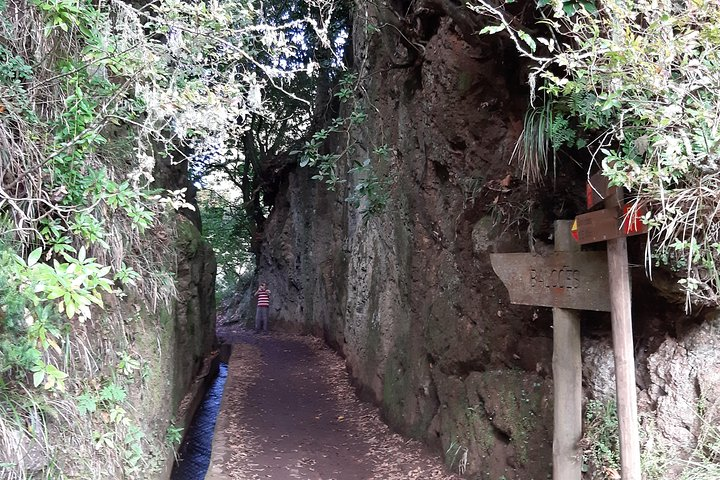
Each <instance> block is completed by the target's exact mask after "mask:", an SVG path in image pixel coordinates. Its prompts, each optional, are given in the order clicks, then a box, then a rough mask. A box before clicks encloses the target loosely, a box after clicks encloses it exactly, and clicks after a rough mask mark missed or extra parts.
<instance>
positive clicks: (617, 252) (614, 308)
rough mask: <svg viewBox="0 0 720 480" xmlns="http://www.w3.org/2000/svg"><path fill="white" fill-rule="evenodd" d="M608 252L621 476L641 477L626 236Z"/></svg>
mask: <svg viewBox="0 0 720 480" xmlns="http://www.w3.org/2000/svg"><path fill="white" fill-rule="evenodd" d="M621 195H622V192H618V194H617V196H615V198H612V199H611V198H608V200H607V201H606V206H610V205H609V204H610V203H611V202H616V201H617V202H621V201H622V198H621V197H620V196H621ZM607 253H608V276H609V281H610V315H611V319H612V336H613V354H614V356H615V388H616V390H617V408H618V424H619V425H618V426H619V428H620V463H621V465H622V478H623V480H640V475H641V473H640V472H641V469H640V432H639V423H638V414H637V393H636V391H635V354H634V350H633V333H632V311H631V305H632V303H631V293H630V268H629V266H628V258H627V239H626V238H625V237H620V238H614V239H611V240H608V241H607Z"/></svg>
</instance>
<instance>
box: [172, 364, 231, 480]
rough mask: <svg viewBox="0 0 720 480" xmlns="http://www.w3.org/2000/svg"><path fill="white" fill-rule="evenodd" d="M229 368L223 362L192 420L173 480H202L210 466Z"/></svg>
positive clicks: (173, 473) (179, 454)
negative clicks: (214, 436)
mask: <svg viewBox="0 0 720 480" xmlns="http://www.w3.org/2000/svg"><path fill="white" fill-rule="evenodd" d="M227 370H228V366H227V364H226V363H221V364H220V367H219V370H218V376H217V378H215V380H214V381H213V382H212V384H211V385H210V388H209V389H208V391H207V393H206V394H205V397H204V398H203V401H202V403H201V404H200V406H199V407H198V410H197V412H196V413H195V416H194V417H193V420H192V423H191V424H190V428H188V431H187V435H185V440H184V441H183V444H182V446H181V447H180V450H179V452H178V456H179V458H180V460H179V461H178V462H177V463H176V464H175V467H174V468H173V471H172V477H171V479H172V480H203V479H204V478H205V474H206V472H207V469H208V466H209V465H210V454H211V453H212V441H213V433H214V432H215V420H216V419H217V415H218V412H219V411H220V402H221V400H222V395H223V389H224V388H225V380H226V379H227Z"/></svg>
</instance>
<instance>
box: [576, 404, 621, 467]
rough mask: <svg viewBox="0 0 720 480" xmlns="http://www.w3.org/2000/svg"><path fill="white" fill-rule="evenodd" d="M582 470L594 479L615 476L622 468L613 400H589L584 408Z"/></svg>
mask: <svg viewBox="0 0 720 480" xmlns="http://www.w3.org/2000/svg"><path fill="white" fill-rule="evenodd" d="M581 444H582V446H583V470H586V471H589V472H590V474H591V476H592V477H591V478H593V479H610V478H616V476H617V475H618V472H619V471H620V439H619V437H618V418H617V406H616V404H615V401H614V400H607V401H601V400H590V401H588V403H587V406H586V407H585V427H584V433H583V439H582V441H581Z"/></svg>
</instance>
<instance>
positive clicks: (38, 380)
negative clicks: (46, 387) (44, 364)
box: [33, 370, 45, 387]
mask: <svg viewBox="0 0 720 480" xmlns="http://www.w3.org/2000/svg"><path fill="white" fill-rule="evenodd" d="M43 380H45V371H44V370H39V371H37V372H35V373H33V385H34V386H35V387H39V386H40V385H41V384H42V382H43Z"/></svg>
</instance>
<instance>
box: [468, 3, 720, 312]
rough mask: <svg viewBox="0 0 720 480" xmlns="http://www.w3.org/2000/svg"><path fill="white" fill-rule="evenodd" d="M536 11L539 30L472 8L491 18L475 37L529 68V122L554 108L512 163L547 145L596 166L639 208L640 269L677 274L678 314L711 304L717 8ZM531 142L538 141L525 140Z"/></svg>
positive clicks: (718, 285)
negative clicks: (514, 53)
mask: <svg viewBox="0 0 720 480" xmlns="http://www.w3.org/2000/svg"><path fill="white" fill-rule="evenodd" d="M507 3H508V4H510V3H511V2H507ZM537 6H538V9H539V18H540V20H539V21H538V22H537V24H536V25H532V26H530V25H528V27H532V28H533V29H537V30H542V31H544V32H545V33H544V34H540V35H531V34H530V33H529V31H526V30H525V28H524V27H522V26H519V25H518V24H517V23H514V22H512V21H511V17H510V15H509V14H508V12H507V11H506V10H505V6H502V5H501V6H499V7H498V6H495V5H493V4H491V3H490V2H487V1H485V0H474V1H473V2H472V6H471V8H473V9H474V10H475V11H478V12H480V13H483V14H487V15H490V16H492V17H493V18H495V19H497V20H498V21H499V22H500V25H497V26H492V27H488V28H486V29H485V31H484V32H485V33H494V32H498V31H503V32H505V33H507V34H508V35H509V36H510V38H511V39H512V40H513V42H514V43H515V45H516V47H517V48H518V51H519V52H520V53H521V54H522V55H524V56H526V57H527V58H529V59H531V60H532V61H533V62H534V65H535V67H534V68H533V70H532V73H531V75H530V85H531V89H532V92H531V104H534V103H535V102H537V101H541V102H542V105H541V106H537V107H533V108H535V109H537V110H533V109H531V111H530V113H529V115H531V116H532V115H534V112H536V111H538V110H542V111H550V112H552V116H549V115H544V116H543V118H546V119H551V121H548V122H545V123H543V124H542V125H541V127H540V128H530V129H528V128H526V130H525V132H524V135H525V140H524V141H523V142H521V147H522V146H523V145H531V146H534V147H533V148H523V149H522V151H521V152H520V156H521V158H525V159H530V160H531V161H530V162H529V163H530V164H531V165H532V164H533V163H534V159H535V158H542V156H541V155H535V153H534V152H537V151H544V150H546V149H548V147H549V146H550V145H552V148H553V149H556V148H558V147H560V146H562V147H564V148H571V149H572V151H575V152H577V151H578V150H579V151H584V152H585V155H586V156H587V158H589V163H588V171H590V170H591V169H593V168H595V166H597V167H599V168H601V170H602V172H603V173H604V175H606V176H607V177H608V178H609V179H610V182H611V184H612V185H621V186H624V187H626V188H627V189H629V190H630V191H631V192H632V193H633V196H632V199H631V202H632V204H633V205H634V206H646V207H648V214H647V215H646V216H645V217H644V219H643V221H644V222H645V223H646V224H647V225H648V226H649V227H650V245H651V248H649V249H648V255H649V257H648V260H647V265H648V267H652V266H655V265H663V266H666V267H668V268H670V269H671V270H673V271H674V272H675V273H676V274H678V275H679V276H680V277H681V278H680V281H679V286H680V288H681V289H682V291H683V292H684V293H685V297H686V308H687V309H689V308H690V306H691V304H693V303H695V304H704V305H713V306H716V305H718V304H720V275H719V274H718V268H717V263H718V261H719V260H720V226H719V225H720V222H718V219H719V217H718V208H717V205H718V200H720V199H719V198H718V191H720V190H719V189H718V187H720V163H719V162H720V157H718V145H720V128H718V123H717V111H718V108H719V107H720V86H719V84H718V82H717V81H716V79H717V77H718V75H719V74H720V27H718V25H720V5H719V4H718V3H717V2H714V1H710V0H698V1H693V2H686V3H678V2H665V3H662V4H657V5H656V4H655V3H652V2H630V3H628V2H622V1H616V0H608V1H603V2H597V3H595V2H590V1H576V0H563V1H553V2H550V1H548V0H539V1H538V2H537ZM535 87H537V88H535ZM538 95H540V97H541V98H540V99H539V100H538V98H537V96H538ZM539 136H541V137H542V139H543V140H542V141H541V142H540V145H538V143H537V142H534V141H533V138H538V137H539ZM528 137H530V139H528ZM540 170H542V168H541V169H540ZM531 171H532V170H531Z"/></svg>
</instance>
